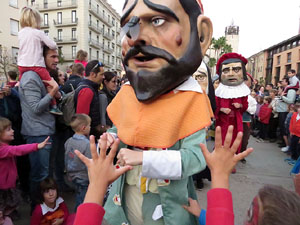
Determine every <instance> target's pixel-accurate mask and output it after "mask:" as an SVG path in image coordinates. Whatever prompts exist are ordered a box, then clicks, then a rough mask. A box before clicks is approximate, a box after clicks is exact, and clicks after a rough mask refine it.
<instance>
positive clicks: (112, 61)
mask: <svg viewBox="0 0 300 225" xmlns="http://www.w3.org/2000/svg"><path fill="white" fill-rule="evenodd" d="M111 64H113V65H114V64H115V57H114V56H112V57H111Z"/></svg>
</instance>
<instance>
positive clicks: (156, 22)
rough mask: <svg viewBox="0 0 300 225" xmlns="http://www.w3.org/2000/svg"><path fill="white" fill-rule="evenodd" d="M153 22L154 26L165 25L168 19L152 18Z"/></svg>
mask: <svg viewBox="0 0 300 225" xmlns="http://www.w3.org/2000/svg"><path fill="white" fill-rule="evenodd" d="M151 22H152V24H153V26H155V27H158V26H161V25H163V24H164V23H165V22H166V20H165V19H164V18H161V17H155V18H153V19H152V21H151Z"/></svg>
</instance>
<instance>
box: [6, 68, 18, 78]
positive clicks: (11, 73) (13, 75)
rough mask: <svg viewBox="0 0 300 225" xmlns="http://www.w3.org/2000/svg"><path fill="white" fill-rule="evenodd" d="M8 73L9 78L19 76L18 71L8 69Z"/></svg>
mask: <svg viewBox="0 0 300 225" xmlns="http://www.w3.org/2000/svg"><path fill="white" fill-rule="evenodd" d="M7 74H8V76H9V78H10V79H12V80H16V79H17V77H18V73H17V72H16V71H13V70H10V71H8V73H7Z"/></svg>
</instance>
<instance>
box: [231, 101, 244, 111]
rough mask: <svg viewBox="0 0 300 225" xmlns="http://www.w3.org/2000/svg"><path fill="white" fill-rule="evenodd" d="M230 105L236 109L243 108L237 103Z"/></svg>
mask: <svg viewBox="0 0 300 225" xmlns="http://www.w3.org/2000/svg"><path fill="white" fill-rule="evenodd" d="M232 105H233V106H234V107H235V108H236V109H239V108H242V106H243V105H242V104H240V103H237V102H235V103H232Z"/></svg>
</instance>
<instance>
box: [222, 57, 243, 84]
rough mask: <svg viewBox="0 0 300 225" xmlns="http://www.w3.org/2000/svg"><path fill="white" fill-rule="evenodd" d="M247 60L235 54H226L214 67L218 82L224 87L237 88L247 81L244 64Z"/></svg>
mask: <svg viewBox="0 0 300 225" xmlns="http://www.w3.org/2000/svg"><path fill="white" fill-rule="evenodd" d="M247 63H248V60H247V59H246V58H244V57H243V56H242V55H240V54H237V53H226V54H224V55H222V56H221V57H220V59H219V60H218V63H217V65H216V68H217V74H220V78H219V80H220V82H221V83H222V84H224V85H226V86H238V85H240V84H242V83H243V82H244V81H245V80H247V73H246V64H247Z"/></svg>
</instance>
